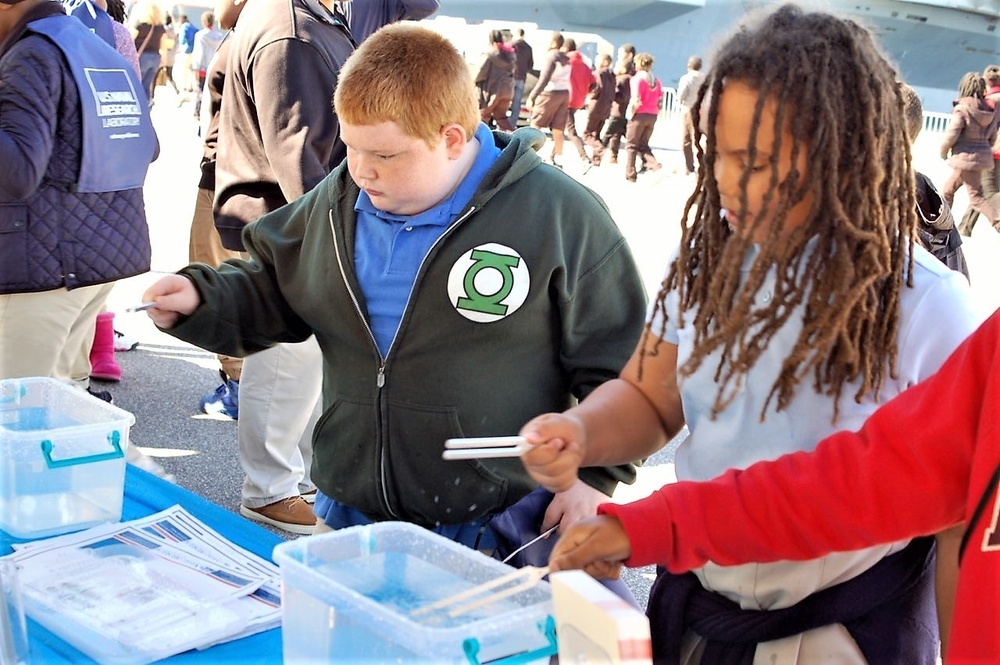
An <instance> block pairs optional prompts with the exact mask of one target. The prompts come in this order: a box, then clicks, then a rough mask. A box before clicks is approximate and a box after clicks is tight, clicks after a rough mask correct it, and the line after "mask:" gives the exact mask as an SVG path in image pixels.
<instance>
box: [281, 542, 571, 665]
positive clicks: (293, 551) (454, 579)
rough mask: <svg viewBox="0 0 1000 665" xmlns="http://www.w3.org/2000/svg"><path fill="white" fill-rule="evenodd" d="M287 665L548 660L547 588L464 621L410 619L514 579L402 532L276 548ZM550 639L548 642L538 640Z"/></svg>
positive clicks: (453, 547)
mask: <svg viewBox="0 0 1000 665" xmlns="http://www.w3.org/2000/svg"><path fill="white" fill-rule="evenodd" d="M274 560H275V561H276V562H277V563H278V565H279V566H280V567H281V577H282V639H283V642H284V645H283V653H284V661H285V662H286V663H304V662H359V661H368V662H406V661H420V662H428V661H432V662H434V663H470V662H472V663H475V662H485V661H487V660H494V659H500V660H498V662H503V660H502V659H504V658H507V657H510V656H514V657H515V658H519V659H520V662H529V661H531V662H534V661H536V660H537V661H539V662H542V663H547V662H548V657H549V655H550V654H554V653H555V638H554V635H553V634H552V631H554V622H553V621H552V618H551V615H552V599H551V592H550V590H549V586H548V584H547V583H545V582H539V583H538V584H537V585H535V586H533V587H531V588H529V589H526V590H523V591H520V592H519V593H517V594H515V595H513V596H510V597H507V598H504V599H503V600H500V601H498V602H495V603H491V604H489V605H486V606H485V607H482V608H481V609H479V610H476V611H474V612H470V613H469V614H467V615H463V616H459V617H455V618H451V617H448V616H447V614H446V613H444V612H433V613H430V614H426V615H422V616H418V617H414V616H412V615H411V612H412V611H413V610H415V609H418V608H420V607H423V606H425V605H427V604H429V603H432V602H434V601H437V600H441V599H442V598H445V597H447V596H451V595H452V594H455V593H457V592H460V591H464V590H466V589H468V588H470V587H473V586H476V585H479V584H482V583H484V582H489V581H492V580H495V579H496V578H497V577H500V576H503V575H506V574H509V573H511V572H513V571H514V570H515V569H514V568H512V567H511V566H508V565H507V564H503V563H500V562H499V561H496V560H495V559H491V558H490V557H488V556H486V555H484V554H482V553H481V552H477V551H475V550H473V549H470V548H468V547H464V546H462V545H459V544H457V543H455V542H452V541H451V540H448V539H446V538H443V537H442V536H439V535H437V534H435V533H433V532H431V531H428V530H427V529H423V528H421V527H419V526H415V525H413V524H407V523H404V522H381V523H378V524H372V525H368V526H356V527H350V528H347V529H341V530H339V531H334V532H331V533H325V534H322V535H317V536H308V537H305V538H299V539H297V540H294V541H290V542H286V543H281V544H279V545H277V546H276V547H275V548H274ZM546 629H548V633H546Z"/></svg>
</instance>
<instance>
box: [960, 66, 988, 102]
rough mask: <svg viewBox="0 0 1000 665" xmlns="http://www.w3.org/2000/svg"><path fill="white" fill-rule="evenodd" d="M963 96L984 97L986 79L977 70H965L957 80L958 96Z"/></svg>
mask: <svg viewBox="0 0 1000 665" xmlns="http://www.w3.org/2000/svg"><path fill="white" fill-rule="evenodd" d="M963 97H974V98H975V99H982V98H984V97H986V79H984V78H983V77H982V75H981V74H980V73H979V72H966V73H965V74H964V75H963V76H962V79H961V80H960V81H959V82H958V98H959V99H961V98H963Z"/></svg>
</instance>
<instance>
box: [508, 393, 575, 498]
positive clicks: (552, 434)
mask: <svg viewBox="0 0 1000 665" xmlns="http://www.w3.org/2000/svg"><path fill="white" fill-rule="evenodd" d="M520 434H521V436H523V437H524V438H525V439H526V440H527V442H528V443H530V444H532V445H531V448H530V449H529V450H528V451H527V452H525V453H522V454H521V461H522V462H523V463H524V467H525V469H527V470H528V474H529V475H531V477H532V478H534V479H535V481H536V482H537V483H538V484H539V485H541V486H542V487H544V488H545V489H547V490H549V491H550V492H557V493H558V492H565V491H566V490H568V489H570V488H571V487H572V486H573V484H574V483H576V481H577V470H578V469H579V468H580V464H581V463H582V462H583V451H584V437H585V435H586V434H585V432H584V428H583V423H581V422H580V421H579V420H577V419H576V418H574V417H572V416H569V415H566V414H564V413H547V414H544V415H541V416H538V417H537V418H534V419H532V420H530V421H529V422H528V424H527V425H525V426H524V427H522V428H521V432H520Z"/></svg>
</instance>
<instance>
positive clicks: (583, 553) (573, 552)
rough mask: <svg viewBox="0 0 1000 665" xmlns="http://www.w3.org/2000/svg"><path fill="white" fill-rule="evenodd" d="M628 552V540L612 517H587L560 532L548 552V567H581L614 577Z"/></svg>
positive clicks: (630, 545) (598, 575) (595, 573)
mask: <svg viewBox="0 0 1000 665" xmlns="http://www.w3.org/2000/svg"><path fill="white" fill-rule="evenodd" d="M631 554H632V543H631V542H630V541H629V538H628V534H627V533H625V529H624V527H622V524H621V522H619V521H618V519H617V518H615V517H610V516H608V515H598V516H597V517H590V518H587V519H585V520H582V521H580V522H577V523H576V524H573V525H572V526H570V527H569V528H568V529H566V530H565V531H563V532H562V535H561V536H560V537H559V540H558V541H557V542H556V545H555V547H554V548H553V550H552V554H551V556H549V569H550V570H551V571H552V572H555V571H557V570H576V569H582V570H583V571H584V572H586V573H588V574H589V575H590V576H591V577H595V578H597V579H605V580H616V579H618V578H619V577H620V576H621V570H622V562H623V561H625V560H626V559H628V557H629V556H630V555H631Z"/></svg>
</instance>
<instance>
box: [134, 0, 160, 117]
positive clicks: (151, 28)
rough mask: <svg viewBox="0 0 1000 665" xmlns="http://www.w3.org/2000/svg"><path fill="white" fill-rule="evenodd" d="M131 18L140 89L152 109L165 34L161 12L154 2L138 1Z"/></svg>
mask: <svg viewBox="0 0 1000 665" xmlns="http://www.w3.org/2000/svg"><path fill="white" fill-rule="evenodd" d="M131 16H132V19H133V21H134V24H135V27H134V28H133V29H132V37H133V38H134V41H135V50H136V52H137V53H138V54H139V71H140V72H141V74H140V76H141V77H142V89H143V90H145V91H146V96H147V97H148V98H149V106H150V107H152V106H153V91H154V88H155V85H156V74H157V72H159V71H160V46H161V42H163V41H164V35H166V32H167V29H166V26H165V25H164V18H163V10H162V9H160V5H159V4H157V3H156V1H155V0H139V2H138V3H137V4H136V5H135V6H134V7H133V10H132V14H131Z"/></svg>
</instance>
